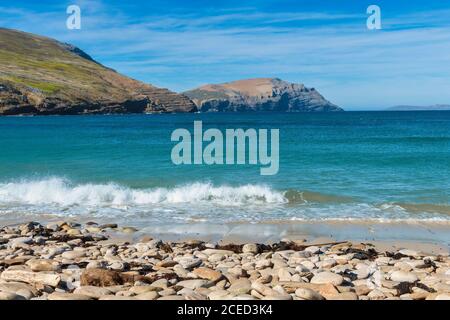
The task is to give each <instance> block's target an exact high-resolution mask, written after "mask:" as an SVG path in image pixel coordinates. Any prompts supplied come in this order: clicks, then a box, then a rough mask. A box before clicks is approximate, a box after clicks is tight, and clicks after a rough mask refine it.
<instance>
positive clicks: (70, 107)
mask: <svg viewBox="0 0 450 320" xmlns="http://www.w3.org/2000/svg"><path fill="white" fill-rule="evenodd" d="M192 111H196V107H195V105H194V104H193V102H192V101H191V100H190V99H189V98H187V97H186V96H184V95H181V94H177V93H174V92H171V91H169V90H167V89H160V88H156V87H154V86H152V85H148V84H144V83H142V82H139V81H136V80H133V79H131V78H128V77H126V76H123V75H121V74H119V73H117V72H116V71H114V70H112V69H109V68H107V67H105V66H103V65H101V64H99V63H98V62H96V61H94V60H93V59H92V58H91V57H90V56H89V55H88V54H86V53H84V52H83V51H81V50H80V49H78V48H76V47H73V46H71V45H68V44H64V43H61V42H58V41H56V40H53V39H50V38H46V37H42V36H37V35H33V34H29V33H24V32H20V31H15V30H10V29H3V28H0V115H1V114H3V115H14V114H93V113H97V114H102V113H142V112H192Z"/></svg>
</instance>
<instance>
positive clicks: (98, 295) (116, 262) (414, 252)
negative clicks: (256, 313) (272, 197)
mask: <svg viewBox="0 0 450 320" xmlns="http://www.w3.org/2000/svg"><path fill="white" fill-rule="evenodd" d="M192 239H195V238H191V239H190V240H188V239H187V238H186V239H184V240H183V241H180V240H178V241H167V240H164V241H163V240H160V239H159V238H152V235H149V233H147V232H146V231H145V229H144V230H137V229H135V228H132V227H122V226H117V225H116V224H108V225H99V224H96V223H94V222H91V223H84V224H81V223H75V222H64V221H60V222H50V223H48V224H47V225H44V224H39V223H36V222H33V223H24V224H17V225H16V226H9V227H1V228H0V300H29V299H34V300H91V299H95V300H97V299H98V300H385V299H389V300H398V299H401V300H435V299H437V300H444V299H445V300H447V299H450V258H449V252H448V248H447V250H445V248H444V250H443V248H442V245H441V247H440V248H439V246H438V247H436V246H433V245H431V244H429V243H426V242H408V241H406V242H400V241H399V242H395V241H394V242H382V241H381V242H380V241H376V242H370V243H368V242H358V241H349V239H347V240H345V241H343V240H336V239H333V238H326V237H315V238H312V237H310V238H302V236H300V235H299V237H298V239H293V238H289V239H283V240H282V241H281V239H280V240H279V241H276V242H270V241H266V242H258V241H256V240H253V241H248V237H247V238H246V239H237V238H234V240H233V242H231V241H228V240H226V239H221V240H222V241H217V242H205V241H201V240H192ZM230 240H231V238H230Z"/></svg>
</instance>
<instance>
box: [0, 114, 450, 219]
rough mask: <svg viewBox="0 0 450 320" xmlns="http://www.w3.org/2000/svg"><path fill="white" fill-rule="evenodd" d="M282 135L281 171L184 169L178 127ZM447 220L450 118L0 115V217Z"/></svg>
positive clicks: (449, 205) (241, 167) (235, 167)
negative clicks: (197, 124) (174, 153)
mask: <svg viewBox="0 0 450 320" xmlns="http://www.w3.org/2000/svg"><path fill="white" fill-rule="evenodd" d="M194 120H202V121H203V126H204V128H205V129H207V128H219V129H221V130H224V129H226V128H229V129H235V128H243V129H247V128H256V129H258V128H264V129H271V128H272V129H273V128H274V129H279V130H280V170H279V173H278V174H277V175H274V176H261V175H260V171H259V169H260V166H253V165H231V166H230V165H214V166H207V165H184V166H175V165H174V164H173V163H172V161H171V157H170V155H171V150H172V147H173V146H174V145H175V143H174V142H171V140H170V137H171V133H172V131H173V130H174V129H177V128H186V129H189V130H190V131H191V132H192V131H193V122H194ZM60 217H73V218H79V219H111V220H115V221H124V222H126V223H127V224H134V225H139V226H146V227H147V226H155V225H170V224H175V223H185V222H200V223H202V222H206V223H215V224H221V223H235V222H236V223H242V222H245V223H247V222H250V223H256V222H270V221H272V222H277V221H282V222H286V221H325V220H329V221H336V220H340V221H350V220H351V221H365V222H367V221H384V222H386V221H415V222H418V223H420V222H421V221H434V222H437V223H440V222H441V223H449V222H450V112H346V113H329V114H328V113H316V114H306V113H299V114H263V113H261V114H259V113H258V114H169V115H111V116H78V117H71V116H67V117H66V116H49V117H2V118H0V221H2V220H3V221H12V220H14V219H16V220H29V219H37V220H39V219H52V218H60Z"/></svg>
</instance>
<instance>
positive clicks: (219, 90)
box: [184, 78, 343, 112]
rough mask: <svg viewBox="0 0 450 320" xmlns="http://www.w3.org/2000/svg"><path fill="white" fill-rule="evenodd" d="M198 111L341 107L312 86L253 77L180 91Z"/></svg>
mask: <svg viewBox="0 0 450 320" xmlns="http://www.w3.org/2000/svg"><path fill="white" fill-rule="evenodd" d="M184 94H185V95H186V96H188V97H189V98H191V99H192V101H194V103H195V104H196V105H197V108H198V109H199V110H200V111H201V112H236V111H243V112H249V111H281V112H319V111H343V109H341V108H339V107H338V106H336V105H334V104H332V103H331V102H329V101H328V100H326V99H325V98H324V97H323V96H322V95H321V94H320V93H319V92H318V91H317V90H315V89H314V88H307V87H305V86H304V85H303V84H296V83H290V82H287V81H283V80H280V79H278V78H257V79H247V80H239V81H234V82H228V83H224V84H208V85H205V86H202V87H199V88H197V89H194V90H190V91H186V92H184Z"/></svg>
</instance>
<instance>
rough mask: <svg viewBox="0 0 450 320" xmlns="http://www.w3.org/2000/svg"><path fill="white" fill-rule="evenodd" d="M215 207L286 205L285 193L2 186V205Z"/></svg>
mask: <svg viewBox="0 0 450 320" xmlns="http://www.w3.org/2000/svg"><path fill="white" fill-rule="evenodd" d="M202 202H206V203H212V204H216V205H226V206H240V205H246V204H250V205H251V204H255V205H257V204H267V203H272V204H283V203H286V202H287V200H286V199H285V197H284V195H283V193H282V192H278V191H275V190H273V189H271V188H270V187H268V186H264V185H243V186H238V187H232V186H224V185H222V186H214V185H212V184H210V183H200V182H199V183H191V184H187V185H182V186H177V187H173V188H154V189H131V188H128V187H124V186H120V185H118V184H114V183H109V184H78V185H77V184H73V183H71V182H70V181H67V180H65V179H62V178H58V177H56V178H48V179H43V180H34V181H30V180H25V181H16V182H10V183H2V184H0V204H3V205H5V204H27V205H46V204H53V205H61V206H64V207H67V206H74V205H80V206H100V207H101V206H111V207H115V208H118V207H125V208H126V207H127V206H142V205H147V204H182V203H187V204H190V203H194V204H197V203H202Z"/></svg>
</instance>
